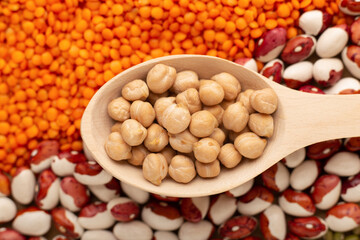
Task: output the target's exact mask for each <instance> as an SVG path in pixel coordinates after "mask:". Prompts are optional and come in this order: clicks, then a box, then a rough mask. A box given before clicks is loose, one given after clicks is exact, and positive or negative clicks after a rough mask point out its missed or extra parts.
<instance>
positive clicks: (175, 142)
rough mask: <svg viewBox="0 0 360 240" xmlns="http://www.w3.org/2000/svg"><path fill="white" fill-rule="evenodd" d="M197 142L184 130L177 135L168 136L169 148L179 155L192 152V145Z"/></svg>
mask: <svg viewBox="0 0 360 240" xmlns="http://www.w3.org/2000/svg"><path fill="white" fill-rule="evenodd" d="M197 141H198V138H197V137H195V136H194V135H192V134H191V133H190V131H189V130H187V129H186V130H185V131H183V132H181V133H178V134H171V133H170V134H169V143H170V145H171V147H172V148H173V149H174V150H176V151H179V152H181V153H190V152H192V150H193V144H194V143H196V142H197Z"/></svg>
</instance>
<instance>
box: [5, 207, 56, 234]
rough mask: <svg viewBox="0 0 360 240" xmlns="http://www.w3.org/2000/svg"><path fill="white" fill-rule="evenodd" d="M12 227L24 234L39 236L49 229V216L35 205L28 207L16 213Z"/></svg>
mask: <svg viewBox="0 0 360 240" xmlns="http://www.w3.org/2000/svg"><path fill="white" fill-rule="evenodd" d="M12 227H13V228H14V229H15V230H16V231H18V232H20V233H21V234H24V235H29V236H41V235H44V234H45V233H47V232H48V231H49V230H50V227H51V216H50V214H48V213H47V212H45V211H43V210H41V209H39V208H37V207H29V208H26V209H23V210H20V211H19V212H18V213H17V215H16V217H15V219H14V221H13V222H12Z"/></svg>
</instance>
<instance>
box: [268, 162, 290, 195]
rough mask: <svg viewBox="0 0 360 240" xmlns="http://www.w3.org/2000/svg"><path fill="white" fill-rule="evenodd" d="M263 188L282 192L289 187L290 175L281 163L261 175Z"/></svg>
mask: <svg viewBox="0 0 360 240" xmlns="http://www.w3.org/2000/svg"><path fill="white" fill-rule="evenodd" d="M261 179H262V181H263V183H264V185H265V187H267V188H270V189H271V190H274V191H276V192H282V191H284V190H285V189H286V188H288V187H289V184H290V181H289V180H290V173H289V170H288V169H287V168H286V167H285V166H284V164H283V163H281V162H278V163H276V164H274V165H273V166H272V167H270V168H269V169H267V170H266V171H265V172H263V173H262V174H261Z"/></svg>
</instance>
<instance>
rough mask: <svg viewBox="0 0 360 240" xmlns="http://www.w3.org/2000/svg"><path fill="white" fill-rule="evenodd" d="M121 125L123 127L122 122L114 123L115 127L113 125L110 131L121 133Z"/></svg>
mask: <svg viewBox="0 0 360 240" xmlns="http://www.w3.org/2000/svg"><path fill="white" fill-rule="evenodd" d="M121 125H122V123H121V122H116V123H114V125H112V127H111V130H110V131H111V132H120V131H121Z"/></svg>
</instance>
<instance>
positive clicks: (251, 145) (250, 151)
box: [234, 132, 267, 159]
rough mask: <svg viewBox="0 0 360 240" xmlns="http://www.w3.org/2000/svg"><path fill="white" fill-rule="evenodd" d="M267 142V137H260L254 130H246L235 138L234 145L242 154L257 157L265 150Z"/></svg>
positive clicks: (252, 157) (250, 157)
mask: <svg viewBox="0 0 360 240" xmlns="http://www.w3.org/2000/svg"><path fill="white" fill-rule="evenodd" d="M266 143H267V141H266V139H262V138H260V137H259V136H258V135H256V134H255V133H253V132H246V133H243V134H240V135H239V136H238V137H237V138H236V139H235V142H234V146H235V148H236V150H238V151H239V153H240V154H241V155H242V156H244V157H246V158H249V159H255V158H258V157H260V156H261V154H262V153H263V152H264V149H265V146H266Z"/></svg>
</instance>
